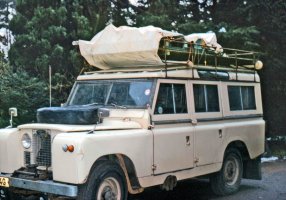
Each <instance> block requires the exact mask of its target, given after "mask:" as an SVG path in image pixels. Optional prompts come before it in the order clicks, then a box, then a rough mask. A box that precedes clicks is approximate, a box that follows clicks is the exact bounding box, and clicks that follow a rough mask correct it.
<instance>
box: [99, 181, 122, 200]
mask: <svg viewBox="0 0 286 200" xmlns="http://www.w3.org/2000/svg"><path fill="white" fill-rule="evenodd" d="M120 199H121V190H120V185H119V183H118V181H117V180H116V179H114V178H111V177H110V178H106V179H104V181H103V182H102V183H101V184H100V186H99V189H98V195H97V199H96V200H120Z"/></svg>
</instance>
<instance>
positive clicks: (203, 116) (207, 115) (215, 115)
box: [190, 80, 223, 119]
mask: <svg viewBox="0 0 286 200" xmlns="http://www.w3.org/2000/svg"><path fill="white" fill-rule="evenodd" d="M194 85H216V86H217V92H218V104H219V111H218V112H196V108H195V94H194ZM190 92H191V115H192V116H194V118H196V119H210V118H222V117H223V106H222V104H223V98H222V96H221V82H220V81H205V80H199V81H191V84H190Z"/></svg>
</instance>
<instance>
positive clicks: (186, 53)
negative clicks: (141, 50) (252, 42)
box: [158, 37, 263, 77]
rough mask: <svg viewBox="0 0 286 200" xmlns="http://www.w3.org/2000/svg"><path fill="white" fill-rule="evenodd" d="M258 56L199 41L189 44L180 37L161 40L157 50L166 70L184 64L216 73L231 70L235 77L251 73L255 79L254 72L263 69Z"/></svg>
mask: <svg viewBox="0 0 286 200" xmlns="http://www.w3.org/2000/svg"><path fill="white" fill-rule="evenodd" d="M259 54H260V53H259V52H255V51H247V50H240V49H233V48H221V46H219V47H218V46H211V45H209V44H206V43H205V42H204V40H200V39H199V40H197V41H196V42H195V43H193V42H190V43H189V42H187V41H186V40H184V38H182V37H176V38H175V37H165V38H163V39H162V40H161V42H160V47H159V50H158V55H159V56H160V58H161V59H162V61H163V62H164V63H165V68H166V70H167V68H168V65H170V64H171V65H173V64H179V63H180V64H183V63H185V64H188V65H189V66H190V67H192V68H202V66H205V67H207V66H211V67H214V70H216V71H217V70H218V68H223V69H224V70H227V68H231V69H232V70H234V71H235V72H236V77H237V73H238V72H245V71H247V72H253V74H254V77H255V73H256V71H257V70H260V69H262V67H263V63H262V62H261V61H260V60H258V57H259ZM210 69H211V68H210Z"/></svg>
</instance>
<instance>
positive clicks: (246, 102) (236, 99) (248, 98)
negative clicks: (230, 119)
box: [227, 86, 256, 111]
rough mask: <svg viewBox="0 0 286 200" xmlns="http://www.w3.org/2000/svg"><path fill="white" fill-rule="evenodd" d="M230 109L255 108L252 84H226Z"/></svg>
mask: <svg viewBox="0 0 286 200" xmlns="http://www.w3.org/2000/svg"><path fill="white" fill-rule="evenodd" d="M227 88H228V97H229V107H230V110H232V111H235V110H255V109H256V105H255V94H254V86H228V87H227Z"/></svg>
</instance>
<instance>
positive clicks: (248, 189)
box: [128, 160, 286, 200]
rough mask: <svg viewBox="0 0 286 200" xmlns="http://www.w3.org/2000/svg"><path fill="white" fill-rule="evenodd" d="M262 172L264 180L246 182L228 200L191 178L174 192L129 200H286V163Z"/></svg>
mask: <svg viewBox="0 0 286 200" xmlns="http://www.w3.org/2000/svg"><path fill="white" fill-rule="evenodd" d="M262 172H263V179H262V180H261V181H254V180H245V179H243V181H242V184H241V188H240V190H239V192H238V193H236V194H233V195H230V196H226V197H219V196H216V195H215V194H213V193H212V191H211V188H210V185H209V182H208V181H207V180H197V179H192V180H188V181H183V182H179V183H178V185H177V187H176V188H175V189H174V191H171V192H165V191H161V190H160V189H159V188H158V187H154V188H148V189H146V190H145V191H144V192H143V193H141V194H138V195H129V199H128V200H208V199H216V200H256V199H258V200H260V199H264V200H286V161H285V160H284V161H275V162H265V163H263V164H262Z"/></svg>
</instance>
